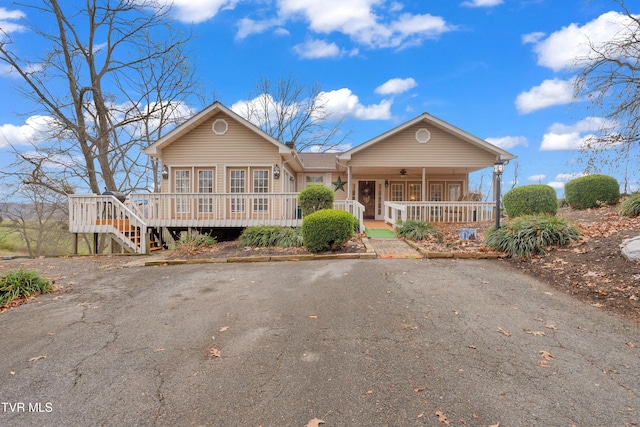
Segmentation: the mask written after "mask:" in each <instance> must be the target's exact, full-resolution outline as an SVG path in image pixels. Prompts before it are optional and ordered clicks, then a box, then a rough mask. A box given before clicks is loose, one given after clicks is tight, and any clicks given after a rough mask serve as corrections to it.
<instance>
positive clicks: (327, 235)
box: [302, 209, 353, 252]
mask: <svg viewBox="0 0 640 427" xmlns="http://www.w3.org/2000/svg"><path fill="white" fill-rule="evenodd" d="M351 237H353V215H351V214H350V213H349V212H345V211H340V210H337V209H322V210H319V211H317V212H314V213H312V214H310V215H307V216H305V217H304V219H303V220H302V240H303V242H304V246H305V247H306V248H307V250H308V251H309V252H323V251H328V250H337V249H340V248H342V247H343V246H344V244H345V243H347V241H348V240H349V239H350V238H351Z"/></svg>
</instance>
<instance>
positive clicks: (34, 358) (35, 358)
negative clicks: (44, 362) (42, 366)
mask: <svg viewBox="0 0 640 427" xmlns="http://www.w3.org/2000/svg"><path fill="white" fill-rule="evenodd" d="M46 358H47V356H36V357H32V358H31V359H29V362H35V361H36V360H40V359H46Z"/></svg>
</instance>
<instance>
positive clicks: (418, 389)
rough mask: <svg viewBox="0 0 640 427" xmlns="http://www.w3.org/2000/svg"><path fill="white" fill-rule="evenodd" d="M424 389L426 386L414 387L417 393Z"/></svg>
mask: <svg viewBox="0 0 640 427" xmlns="http://www.w3.org/2000/svg"><path fill="white" fill-rule="evenodd" d="M423 390H424V387H416V388H414V389H413V391H415V392H416V393H417V392H419V391H423Z"/></svg>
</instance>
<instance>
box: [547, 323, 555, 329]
mask: <svg viewBox="0 0 640 427" xmlns="http://www.w3.org/2000/svg"><path fill="white" fill-rule="evenodd" d="M544 327H545V328H547V329H558V328H557V327H556V325H551V324H547V325H544Z"/></svg>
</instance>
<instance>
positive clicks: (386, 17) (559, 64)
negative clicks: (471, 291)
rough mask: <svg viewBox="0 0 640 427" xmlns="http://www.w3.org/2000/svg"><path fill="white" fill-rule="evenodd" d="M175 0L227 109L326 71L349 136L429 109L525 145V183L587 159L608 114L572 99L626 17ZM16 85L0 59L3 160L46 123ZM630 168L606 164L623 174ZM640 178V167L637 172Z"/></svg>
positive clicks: (564, 173) (602, 6)
mask: <svg viewBox="0 0 640 427" xmlns="http://www.w3.org/2000/svg"><path fill="white" fill-rule="evenodd" d="M174 3H175V6H176V8H175V18H176V19H177V20H178V26H180V27H182V28H183V29H184V30H185V31H189V32H192V34H193V36H194V38H193V41H192V44H191V52H192V57H191V60H192V61H193V62H194V63H195V64H196V65H197V69H198V74H199V76H200V77H201V78H202V79H203V80H204V81H205V82H206V83H207V85H208V89H209V90H210V91H211V93H215V95H216V97H217V99H218V100H219V101H221V102H223V103H224V104H225V105H227V106H229V107H234V106H238V105H241V104H242V103H244V102H250V101H251V100H250V99H249V98H248V94H249V93H250V92H252V91H253V90H254V87H255V83H256V82H257V80H258V79H259V78H261V77H263V78H269V79H272V80H277V79H278V78H281V77H286V76H289V75H291V76H294V77H295V78H297V79H298V81H299V82H300V83H302V84H307V83H313V82H315V81H317V82H319V83H320V85H321V86H322V89H323V90H324V91H325V94H324V96H326V97H327V98H326V99H327V100H328V102H329V105H331V106H332V108H333V110H334V112H335V114H336V117H344V118H345V121H344V123H343V128H344V130H345V131H347V130H350V131H352V133H351V135H350V137H349V140H348V143H349V144H351V146H354V145H357V144H359V143H362V142H364V141H367V140H368V139H370V138H373V137H375V136H377V135H378V134H380V133H382V132H384V131H386V130H389V129H391V128H393V127H395V126H397V125H398V124H400V123H403V122H405V121H407V120H410V119H411V118H413V117H415V116H417V115H419V114H421V113H422V112H429V113H430V114H432V115H434V116H436V117H438V118H440V119H443V120H445V121H447V122H449V123H451V124H453V125H455V126H457V127H459V128H461V129H464V130H465V131H467V132H470V133H472V134H474V135H476V136H478V137H480V138H484V139H486V140H487V141H489V142H491V143H494V144H496V145H498V146H500V147H502V148H504V149H506V150H508V151H510V152H512V153H513V154H515V155H517V156H518V159H517V160H516V161H517V162H518V165H519V176H518V179H517V181H518V182H517V185H525V184H532V183H545V184H549V185H552V186H553V187H554V188H557V189H558V191H559V194H560V195H561V194H562V187H563V185H564V183H565V182H566V181H567V180H569V179H571V178H573V177H575V176H577V174H579V173H581V172H582V171H583V170H584V167H585V163H584V162H581V161H580V158H582V157H584V154H583V153H581V151H580V150H579V148H580V147H581V145H582V144H584V141H585V139H586V138H588V137H589V135H590V134H591V133H592V132H594V131H596V130H597V129H598V127H599V126H600V124H601V123H602V120H603V119H602V118H601V117H598V116H593V115H590V114H592V113H589V111H588V109H587V103H586V102H583V101H576V102H572V85H571V80H572V78H573V72H572V70H571V64H572V63H573V58H575V57H579V56H584V55H586V54H587V53H588V51H587V50H585V49H586V44H585V43H586V41H587V40H591V41H594V42H601V41H604V40H607V39H608V38H611V37H612V36H613V35H614V34H615V33H616V32H618V31H619V30H620V23H621V22H624V19H623V17H622V15H621V14H619V12H620V9H619V7H618V5H617V4H616V3H615V2H614V1H611V0H466V1H465V0H434V1H426V0H420V1H400V0H322V1H318V0H176V1H175V2H174ZM627 6H629V7H638V6H637V4H632V3H631V2H629V3H628V5H627ZM632 12H635V11H634V10H632ZM638 12H640V10H638ZM39 18H40V17H39V16H37V15H36V14H34V13H33V10H28V9H21V7H20V6H19V5H13V4H6V3H5V5H4V6H0V28H2V29H3V30H4V31H5V32H7V33H8V34H10V35H11V36H12V38H13V39H14V41H15V43H16V46H17V47H18V48H19V49H22V50H25V51H26V50H28V49H29V44H28V43H27V40H28V37H29V34H27V33H28V31H26V30H25V28H24V27H22V26H21V25H22V24H21V23H22V22H23V21H22V20H24V19H26V20H29V21H31V22H35V23H39V22H38V19H39ZM39 24H43V23H39ZM13 83H15V77H13V76H12V75H11V73H10V72H9V70H7V69H6V68H0V93H2V94H11V95H10V96H11V102H6V101H7V99H6V95H5V96H3V98H5V99H4V101H5V102H3V103H2V107H0V167H3V166H4V165H6V164H7V163H8V162H9V161H10V160H11V157H12V156H11V154H10V152H9V150H8V149H7V147H6V145H7V142H11V143H12V144H13V145H15V146H18V147H20V146H24V147H25V149H28V146H27V145H26V142H27V140H28V138H29V137H30V136H32V135H33V131H32V130H31V129H30V126H35V127H37V126H38V125H40V124H41V121H39V120H41V119H38V118H34V117H30V116H29V113H30V112H31V111H33V110H34V108H33V106H32V105H29V104H28V102H27V101H25V100H22V99H20V98H19V97H16V96H15V92H12V91H11V86H12V84H13ZM211 100H212V101H213V99H211ZM513 163H514V162H512V164H511V165H509V166H508V167H507V170H506V172H505V175H504V180H503V181H504V184H503V185H504V186H506V187H507V188H509V187H510V186H511V185H512V181H513V180H514V168H513ZM636 166H637V163H636ZM619 170H620V169H613V170H612V169H608V168H607V167H604V166H603V169H602V172H603V173H608V174H611V175H613V176H615V177H616V178H618V179H619V180H620V181H622V178H623V177H622V175H621V174H620V172H619ZM488 173H489V172H488V171H487V179H486V180H485V181H489V179H488ZM639 180H640V177H638V175H637V174H636V176H635V178H634V179H633V180H632V181H631V184H632V185H633V186H634V187H635V188H637V186H638V184H640V182H638V181H639ZM471 185H474V184H473V183H472V184H471Z"/></svg>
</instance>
